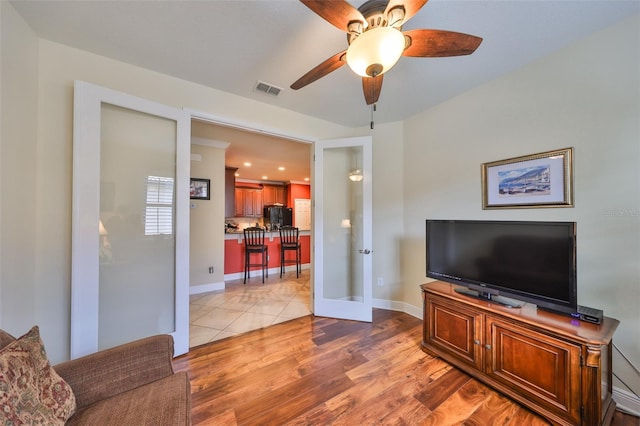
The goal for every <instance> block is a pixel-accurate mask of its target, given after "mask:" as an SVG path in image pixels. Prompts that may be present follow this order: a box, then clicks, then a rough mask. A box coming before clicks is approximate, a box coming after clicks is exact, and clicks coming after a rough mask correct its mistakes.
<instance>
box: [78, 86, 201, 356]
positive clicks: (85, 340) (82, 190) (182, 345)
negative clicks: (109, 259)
mask: <svg viewBox="0 0 640 426" xmlns="http://www.w3.org/2000/svg"><path fill="white" fill-rule="evenodd" d="M102 103H107V104H111V105H115V106H119V107H122V108H126V109H129V110H136V111H140V112H144V113H147V114H150V115H154V116H159V117H164V118H167V119H170V120H174V121H176V123H177V135H176V138H177V139H176V140H177V147H176V148H177V150H176V223H175V226H176V230H175V236H176V237H175V250H176V265H175V274H176V276H175V286H176V288H175V313H174V315H175V332H174V333H171V334H172V336H173V337H174V351H175V352H174V355H176V356H177V355H180V354H183V353H186V352H188V350H189V184H188V182H189V173H190V165H191V164H190V149H189V147H190V142H189V141H190V137H191V118H190V116H189V114H188V113H186V112H185V111H183V110H180V109H177V108H172V107H169V106H166V105H162V104H159V103H156V102H152V101H149V100H146V99H142V98H138V97H135V96H131V95H128V94H125V93H121V92H117V91H114V90H111V89H107V88H104V87H100V86H96V85H93V84H90V83H86V82H82V81H76V82H75V83H74V107H73V108H74V123H73V141H74V142H73V207H72V249H71V256H72V265H71V336H70V337H71V358H72V359H73V358H77V357H80V356H83V355H86V354H89V353H93V352H96V351H97V350H98V306H99V300H98V296H99V291H98V281H99V275H98V271H99V234H98V232H97V231H98V223H99V218H100V216H99V215H100V211H99V210H100V190H99V188H100V110H101V104H102Z"/></svg>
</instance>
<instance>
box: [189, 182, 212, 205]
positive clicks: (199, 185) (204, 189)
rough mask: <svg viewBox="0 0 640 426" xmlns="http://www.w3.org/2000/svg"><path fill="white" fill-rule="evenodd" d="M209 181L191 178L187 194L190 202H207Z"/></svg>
mask: <svg viewBox="0 0 640 426" xmlns="http://www.w3.org/2000/svg"><path fill="white" fill-rule="evenodd" d="M210 183H211V181H210V180H209V179H198V178H191V188H190V191H189V193H190V194H191V199H192V200H208V199H209V197H210V195H209V187H210Z"/></svg>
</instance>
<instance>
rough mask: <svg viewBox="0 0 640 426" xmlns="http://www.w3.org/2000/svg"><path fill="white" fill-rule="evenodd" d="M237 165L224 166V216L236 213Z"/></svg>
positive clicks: (231, 215)
mask: <svg viewBox="0 0 640 426" xmlns="http://www.w3.org/2000/svg"><path fill="white" fill-rule="evenodd" d="M237 170H238V169H237V168H235V167H225V168H224V217H234V216H235V215H236V171H237Z"/></svg>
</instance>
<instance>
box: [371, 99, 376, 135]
mask: <svg viewBox="0 0 640 426" xmlns="http://www.w3.org/2000/svg"><path fill="white" fill-rule="evenodd" d="M375 110H376V104H371V130H373V113H374V112H375Z"/></svg>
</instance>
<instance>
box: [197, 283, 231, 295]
mask: <svg viewBox="0 0 640 426" xmlns="http://www.w3.org/2000/svg"><path fill="white" fill-rule="evenodd" d="M219 290H224V281H222V282H218V283H209V284H200V285H194V286H192V287H189V294H200V293H208V292H210V291H219Z"/></svg>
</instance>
